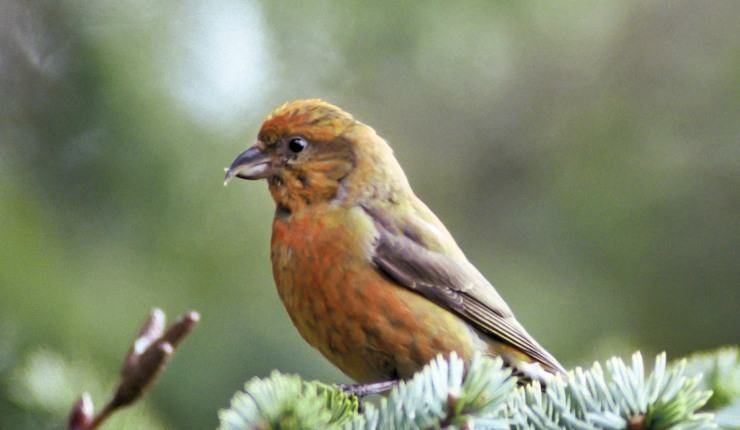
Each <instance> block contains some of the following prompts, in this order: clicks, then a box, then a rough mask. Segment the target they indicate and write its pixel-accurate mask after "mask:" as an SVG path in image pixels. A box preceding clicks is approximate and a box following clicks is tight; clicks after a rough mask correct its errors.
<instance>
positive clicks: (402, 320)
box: [271, 205, 485, 382]
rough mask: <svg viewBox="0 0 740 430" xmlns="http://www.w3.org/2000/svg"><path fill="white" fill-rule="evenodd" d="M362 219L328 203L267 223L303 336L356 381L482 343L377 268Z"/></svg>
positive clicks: (283, 288)
mask: <svg viewBox="0 0 740 430" xmlns="http://www.w3.org/2000/svg"><path fill="white" fill-rule="evenodd" d="M363 217H366V215H365V214H364V213H363V212H362V211H361V210H359V209H357V210H353V209H336V208H331V207H330V206H329V205H326V206H325V207H324V210H318V209H316V210H312V209H309V210H304V211H300V212H298V213H295V214H293V215H291V216H289V217H285V218H280V217H276V219H275V221H274V223H273V237H272V252H271V258H272V265H273V274H274V277H275V283H276V285H277V288H278V293H279V295H280V298H281V299H282V301H283V303H284V305H285V308H286V309H287V311H288V313H289V315H290V318H291V319H292V321H293V323H294V324H295V326H296V328H297V329H298V331H299V332H300V334H301V335H302V336H303V338H304V339H305V340H306V341H307V342H308V343H309V344H311V345H312V346H314V347H315V348H317V349H318V350H319V351H320V352H321V353H322V354H323V355H324V356H325V357H326V358H327V359H329V361H331V362H332V363H333V364H334V365H336V366H337V367H338V368H339V369H340V370H342V371H343V372H344V373H346V374H347V375H348V376H350V377H351V378H353V379H355V380H357V381H358V382H370V381H378V380H388V379H397V378H399V377H400V378H407V377H410V376H411V375H412V374H413V373H414V372H415V371H417V370H418V369H419V368H420V367H421V366H423V365H424V364H426V363H427V362H428V361H429V360H431V359H432V358H433V357H435V356H436V354H438V353H447V352H449V351H452V350H455V351H457V352H458V353H460V354H461V355H462V356H463V357H470V356H472V354H473V352H474V350H476V349H483V348H485V346H484V344H483V342H482V341H481V340H480V339H479V338H478V336H477V335H476V333H475V332H474V331H473V330H472V329H470V328H469V327H468V326H467V324H465V323H464V322H463V321H462V320H461V319H460V318H458V317H457V316H455V315H453V314H452V313H450V312H448V311H446V310H444V309H442V308H441V307H439V306H437V305H435V304H433V303H432V302H430V301H428V300H426V299H425V298H423V297H422V296H420V295H418V294H416V293H414V292H412V291H410V290H407V289H406V288H404V287H401V286H398V285H397V284H395V283H394V282H393V281H391V280H390V279H388V278H387V277H385V276H384V275H383V274H382V273H380V272H379V271H378V270H377V268H376V267H375V266H374V265H373V263H372V262H371V258H370V252H371V245H372V238H373V234H374V226H373V225H372V222H371V221H370V220H369V219H368V218H363Z"/></svg>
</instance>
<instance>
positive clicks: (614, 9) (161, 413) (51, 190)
mask: <svg viewBox="0 0 740 430" xmlns="http://www.w3.org/2000/svg"><path fill="white" fill-rule="evenodd" d="M738 17H740V3H738V2H736V1H713V2H702V3H700V4H699V3H695V2H690V1H622V2H612V1H577V2H567V3H561V2H555V3H553V2H548V1H526V2H514V1H511V2H497V3H493V2H486V1H480V2H465V3H462V2H461V3H455V4H453V2H433V3H432V2H429V3H424V5H423V6H422V5H421V4H418V3H416V2H405V3H400V2H395V1H377V2H360V1H353V2H328V1H326V2H267V1H263V2H256V1H248V0H221V1H218V2H209V1H206V0H184V1H183V0H177V1H175V0H168V1H158V2H150V1H143V0H128V1H121V0H116V1H112V0H101V1H96V2H88V1H82V0H61V1H52V0H48V1H44V0H0V244H1V245H0V428H2V429H4V428H13V429H24V428H34V429H38V428H62V427H63V424H62V421H61V420H62V419H63V417H64V416H66V414H67V412H68V410H69V408H70V406H71V404H72V402H73V401H74V400H75V399H76V398H77V396H78V395H79V394H80V393H81V392H83V391H90V392H91V393H92V395H93V401H94V403H95V405H96V406H97V407H98V408H100V407H102V405H103V403H104V401H105V400H106V396H107V395H108V393H109V391H108V390H110V389H111V387H112V384H114V383H115V381H116V380H117V373H118V368H119V365H120V362H121V360H122V358H123V355H124V354H125V352H126V350H127V348H128V346H129V344H130V342H131V341H132V339H133V337H134V335H135V333H136V331H137V330H138V327H139V325H140V324H141V322H142V321H143V319H144V317H145V316H146V314H147V313H148V311H149V310H150V309H151V308H152V307H154V306H158V307H161V308H162V309H164V310H165V311H166V312H167V314H168V315H169V316H170V319H174V317H175V316H176V315H178V314H180V313H182V312H184V311H187V310H190V309H194V310H198V311H199V312H200V313H201V315H202V320H201V324H200V326H199V327H198V329H197V330H196V332H195V333H194V334H193V335H192V337H191V338H189V339H188V340H187V341H186V342H185V344H184V345H183V346H182V348H181V350H180V351H179V352H178V354H177V356H176V358H175V360H174V361H173V362H172V363H171V364H170V366H169V368H168V371H167V372H166V373H165V374H164V375H163V377H162V378H161V380H160V382H159V384H158V385H157V386H156V387H155V388H154V390H153V391H152V392H151V393H150V395H149V397H148V398H147V400H146V401H145V402H143V403H142V404H140V405H137V406H136V407H134V408H132V409H131V410H127V411H125V412H122V413H121V414H119V416H118V417H117V418H115V419H114V420H112V422H111V423H110V424H111V425H110V426H109V427H107V428H178V429H184V428H188V429H189V428H193V429H202V428H213V427H215V426H216V425H217V422H218V418H217V411H218V410H219V409H220V408H225V407H227V406H228V404H229V399H230V397H231V395H232V394H233V393H234V392H235V391H237V390H239V389H240V388H241V387H242V386H243V383H244V381H246V380H248V379H250V378H252V377H254V376H266V375H267V374H268V373H269V372H270V371H271V370H272V369H278V370H280V371H283V372H295V373H299V374H300V375H302V376H303V377H305V378H308V379H321V380H323V381H326V382H348V380H347V379H346V378H345V377H343V376H342V375H341V374H340V373H339V372H338V371H337V370H335V369H334V368H333V367H332V366H331V365H330V364H329V363H328V362H326V361H325V360H324V359H323V358H322V357H321V356H320V355H319V354H318V353H316V352H315V351H314V350H312V349H311V348H310V347H309V346H307V345H306V344H305V343H304V342H303V341H302V340H301V339H300V337H299V335H298V334H297V332H296V331H295V329H294V328H293V327H292V325H291V323H290V321H289V319H288V316H287V314H286V312H285V311H284V309H283V307H282V304H281V303H280V301H279V299H278V296H277V294H276V291H275V287H274V284H273V281H272V275H271V269H270V263H269V238H270V224H271V219H272V214H273V210H274V209H273V203H272V201H271V199H270V197H269V195H268V193H267V190H266V184H264V183H252V182H245V181H235V182H233V183H232V184H231V186H229V187H228V188H224V187H223V167H225V166H227V165H229V164H230V163H231V161H232V160H233V159H234V157H235V156H236V155H237V154H239V153H240V152H241V151H242V150H243V149H245V148H246V147H247V146H248V145H250V144H251V143H252V142H253V140H254V138H255V136H256V133H257V130H258V129H259V126H260V124H261V122H262V119H263V118H264V117H265V116H266V115H267V114H268V113H269V112H270V111H272V110H273V109H274V108H275V107H277V106H278V105H280V104H281V103H283V102H285V101H288V100H292V99H296V98H304V97H320V98H323V99H325V100H327V101H330V102H332V103H335V104H337V105H339V106H341V107H342V108H344V109H346V110H347V111H349V112H351V113H353V114H354V115H355V117H356V118H358V119H360V120H361V121H363V122H365V123H367V124H370V125H372V126H373V127H374V128H375V129H376V130H377V131H378V133H379V134H380V135H381V136H383V137H385V138H386V139H387V140H388V141H389V142H390V143H391V145H392V146H393V148H394V149H395V152H396V155H397V157H398V159H399V160H400V162H401V164H402V165H403V166H404V168H405V170H406V173H407V175H408V177H409V180H410V182H411V184H412V186H413V187H414V189H415V190H416V192H417V194H418V195H419V196H420V197H421V198H422V199H423V200H424V201H425V202H426V203H427V204H428V205H429V206H430V207H431V208H432V209H433V210H434V211H435V212H436V213H437V214H438V215H439V217H440V218H441V219H442V220H443V222H445V224H446V225H447V227H448V228H449V229H450V231H451V232H452V234H453V235H454V236H455V237H456V239H457V240H458V243H459V244H460V246H461V247H462V249H463V250H465V252H466V254H467V256H468V258H469V259H470V260H471V261H472V262H473V263H474V264H475V265H476V266H477V267H478V268H479V269H480V270H481V271H482V272H483V273H484V274H485V275H486V276H487V277H488V278H489V279H490V280H491V281H492V282H493V284H494V285H496V286H497V288H498V290H499V291H500V293H501V294H502V295H503V296H504V298H505V299H506V300H507V301H508V302H509V304H510V305H511V307H512V308H513V309H514V311H515V312H516V314H517V316H518V319H519V320H520V321H521V322H522V323H523V324H524V325H525V326H526V327H527V328H528V330H529V331H530V332H531V333H532V334H533V335H534V336H535V337H536V338H537V339H538V340H539V341H540V342H541V343H542V344H543V345H544V346H545V347H546V348H547V349H548V350H550V351H551V352H552V353H553V354H554V355H555V356H556V357H558V358H559V359H560V360H561V361H562V362H563V364H564V365H566V367H574V366H577V365H580V366H589V365H590V364H591V363H592V361H593V360H597V359H598V360H603V359H606V358H608V357H610V356H613V355H620V356H626V355H628V354H630V353H632V352H633V351H635V350H637V349H639V350H641V351H643V353H644V355H645V356H646V357H652V356H653V355H654V354H655V353H657V352H659V351H664V350H665V351H667V352H668V355H669V358H678V357H681V356H684V355H686V354H689V353H691V352H693V351H698V350H705V349H709V348H714V347H717V346H719V345H723V344H737V343H738V341H739V340H740V312H739V311H738V309H740V264H739V262H740V219H739V217H738V215H739V210H740V145H739V143H740V115H739V114H740V20H738Z"/></svg>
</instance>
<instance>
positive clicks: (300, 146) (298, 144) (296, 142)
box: [288, 137, 308, 154]
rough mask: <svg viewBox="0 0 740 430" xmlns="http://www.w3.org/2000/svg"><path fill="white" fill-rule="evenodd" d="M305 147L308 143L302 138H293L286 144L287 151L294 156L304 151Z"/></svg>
mask: <svg viewBox="0 0 740 430" xmlns="http://www.w3.org/2000/svg"><path fill="white" fill-rule="evenodd" d="M306 146H308V142H306V139H304V138H302V137H294V138H292V139H290V141H289V142H288V149H290V151H291V152H294V153H296V154H297V153H299V152H301V151H303V150H304V149H306Z"/></svg>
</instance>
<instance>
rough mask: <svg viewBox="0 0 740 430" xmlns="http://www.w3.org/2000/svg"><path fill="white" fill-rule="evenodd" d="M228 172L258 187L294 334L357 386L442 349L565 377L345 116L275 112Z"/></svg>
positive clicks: (310, 105) (312, 109) (383, 148)
mask: <svg viewBox="0 0 740 430" xmlns="http://www.w3.org/2000/svg"><path fill="white" fill-rule="evenodd" d="M234 176H236V177H239V178H243V179H266V180H267V183H268V185H269V190H270V194H271V195H272V197H273V199H274V200H275V204H276V206H277V208H276V210H275V218H274V220H273V224H272V243H271V253H270V256H271V260H272V271H273V276H274V278H275V284H276V285H277V290H278V294H279V296H280V298H281V300H282V301H283V304H284V305H285V308H286V309H287V311H288V314H289V315H290V318H291V320H292V321H293V324H294V325H295V326H296V328H297V329H298V332H299V333H300V334H301V336H303V338H304V339H305V340H306V341H307V342H308V343H309V344H311V345H312V346H313V347H315V348H316V349H318V350H319V351H320V352H321V353H322V354H323V355H324V356H325V357H326V358H327V359H328V360H329V361H331V362H332V363H333V364H334V365H336V366H337V367H338V368H339V369H340V370H341V371H342V372H344V373H345V374H347V375H348V376H349V377H351V378H352V379H354V380H356V381H357V382H360V383H371V382H378V381H392V380H398V379H406V378H409V377H411V376H412V375H413V374H414V373H415V372H416V371H418V370H420V369H421V367H422V366H424V365H425V364H426V363H427V362H429V361H430V360H431V359H432V358H434V357H435V356H437V354H439V353H444V354H447V353H449V352H451V351H456V352H457V353H458V354H459V355H460V356H461V357H463V358H464V359H466V360H469V359H470V358H472V356H473V355H474V354H475V353H476V352H480V353H483V354H484V355H489V356H499V357H501V358H502V359H503V361H504V363H505V364H506V365H507V366H509V367H511V368H512V369H513V372H514V374H516V375H517V376H519V377H520V378H521V379H523V380H532V379H537V380H540V381H543V382H546V381H547V380H548V379H549V378H550V377H551V376H552V374H555V373H558V372H564V370H563V368H562V366H561V365H560V364H559V363H558V362H557V360H556V359H555V358H554V357H553V356H552V355H550V354H549V353H548V352H547V351H546V350H545V349H544V348H542V347H541V346H540V345H539V344H538V343H537V341H535V340H534V338H532V336H530V335H529V333H527V331H526V330H525V329H524V327H522V325H521V324H520V323H519V321H517V320H516V318H514V315H513V314H512V312H511V310H510V309H509V306H507V305H506V303H505V302H504V300H503V299H502V298H501V296H499V294H498V292H496V290H495V289H494V287H493V285H491V284H490V283H489V282H488V281H487V280H486V279H485V278H484V277H483V275H482V274H481V273H480V272H479V271H478V270H477V269H476V268H475V267H474V266H473V265H472V264H471V263H470V262H469V261H468V260H467V259H466V258H465V255H464V254H463V252H462V251H461V250H460V248H459V247H458V246H457V244H456V243H455V240H454V239H453V238H452V236H451V235H450V233H449V232H448V231H447V229H446V228H445V226H444V225H443V224H442V222H440V220H439V219H438V218H437V217H436V216H435V215H434V213H432V211H431V210H429V208H428V207H427V206H426V205H425V204H424V203H423V202H422V201H421V200H419V198H418V197H416V195H415V194H414V192H413V191H412V190H411V187H410V186H409V183H408V180H407V179H406V175H405V174H404V173H403V170H402V169H401V166H400V165H399V164H398V162H397V161H396V159H395V157H394V156H393V151H392V150H391V148H390V146H388V144H387V143H386V141H385V140H383V139H382V138H381V137H380V136H378V135H377V134H376V133H375V130H373V129H372V128H371V127H369V126H367V125H365V124H363V123H361V122H360V121H357V120H356V119H354V118H353V117H352V115H350V114H349V113H347V112H344V111H343V110H341V109H339V108H338V107H336V106H333V105H331V104H329V103H326V102H323V101H320V100H297V101H294V102H290V103H286V104H284V105H283V106H281V107H279V108H278V109H276V110H275V111H274V112H272V114H270V115H269V116H268V117H267V119H266V120H265V122H264V123H263V124H262V127H261V129H260V131H259V135H258V137H257V141H256V143H255V144H254V145H253V146H252V147H250V148H249V149H247V150H246V151H244V152H243V153H242V154H241V155H239V156H238V157H237V158H236V160H234V162H233V164H232V165H231V167H230V168H229V169H227V173H226V181H228V180H230V179H231V178H232V177H234Z"/></svg>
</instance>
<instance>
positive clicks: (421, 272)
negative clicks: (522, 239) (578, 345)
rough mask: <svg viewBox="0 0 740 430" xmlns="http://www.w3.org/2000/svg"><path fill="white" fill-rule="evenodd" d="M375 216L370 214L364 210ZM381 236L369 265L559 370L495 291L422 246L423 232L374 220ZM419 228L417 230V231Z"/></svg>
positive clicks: (466, 266) (466, 268) (470, 270)
mask: <svg viewBox="0 0 740 430" xmlns="http://www.w3.org/2000/svg"><path fill="white" fill-rule="evenodd" d="M367 212H368V214H370V216H371V217H372V216H373V212H374V211H367ZM376 227H377V228H378V231H379V237H378V238H377V242H376V245H375V248H374V253H373V255H372V260H373V262H374V263H375V264H376V265H377V266H378V268H379V269H380V270H381V271H383V272H384V273H385V274H386V275H387V276H389V277H390V278H391V279H393V280H395V281H396V282H398V283H399V284H401V285H403V286H405V287H406V288H409V289H411V290H413V291H416V292H418V293H419V294H421V295H423V296H425V297H427V298H428V299H429V300H431V301H433V302H434V303H436V304H438V305H440V306H442V307H443V308H445V309H448V310H451V311H452V312H455V313H457V314H458V315H460V316H461V317H462V318H464V319H466V320H467V321H469V322H470V323H471V324H472V325H473V326H474V327H476V328H477V329H478V330H480V331H481V332H483V333H485V334H487V335H489V336H491V337H493V338H495V339H497V340H500V341H503V342H504V343H507V344H509V345H511V346H514V347H515V348H517V349H519V350H521V351H522V352H524V353H525V354H527V355H528V356H530V357H532V358H533V359H535V360H536V361H538V362H540V363H541V364H542V365H544V366H545V368H547V369H549V370H551V371H553V372H564V370H563V367H562V366H561V365H560V363H558V361H557V360H556V359H555V358H554V357H553V356H552V355H550V353H548V352H547V351H546V350H545V349H544V348H543V347H542V346H540V345H539V344H538V343H537V341H535V340H534V338H532V336H530V335H529V333H527V331H526V330H525V329H524V327H522V325H521V324H519V322H518V321H517V320H516V319H515V318H514V315H513V314H512V312H511V310H510V309H509V307H508V306H507V305H506V303H505V302H504V301H503V299H502V298H501V296H499V294H498V292H496V289H495V288H494V287H493V285H491V284H490V283H489V282H488V281H487V280H486V279H485V277H484V276H483V275H482V274H481V273H480V272H479V271H478V270H477V269H476V268H475V267H474V266H473V265H472V264H470V263H469V262H468V261H459V260H457V259H453V258H451V257H449V256H447V255H444V254H443V253H440V252H435V251H430V250H429V249H427V247H426V246H423V245H422V244H420V243H419V242H420V239H419V237H424V235H423V234H415V235H410V234H408V227H405V228H395V227H394V226H393V225H392V224H391V223H389V221H388V219H387V216H386V218H384V219H382V220H376ZM417 228H418V227H417Z"/></svg>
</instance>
